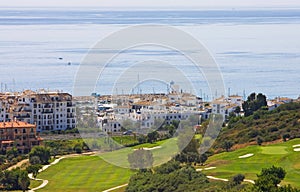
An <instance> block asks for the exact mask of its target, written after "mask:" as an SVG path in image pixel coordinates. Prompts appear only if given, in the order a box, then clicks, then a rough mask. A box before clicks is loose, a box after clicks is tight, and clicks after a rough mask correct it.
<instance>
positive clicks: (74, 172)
mask: <svg viewBox="0 0 300 192" xmlns="http://www.w3.org/2000/svg"><path fill="white" fill-rule="evenodd" d="M132 173H133V172H132V171H130V170H128V169H124V168H120V167H116V166H114V165H111V164H108V163H106V162H105V161H103V160H102V159H101V158H99V157H98V156H81V157H72V158H67V159H63V160H61V162H59V163H58V164H56V165H53V166H51V167H50V168H48V169H47V170H46V171H44V172H42V173H40V174H39V175H38V178H43V179H47V180H49V183H48V185H47V186H46V187H45V188H43V189H40V190H39V191H64V192H66V191H102V190H105V189H109V188H112V187H115V186H118V185H122V184H125V183H127V182H128V180H129V178H130V175H131V174H132Z"/></svg>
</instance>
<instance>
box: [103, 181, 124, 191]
mask: <svg viewBox="0 0 300 192" xmlns="http://www.w3.org/2000/svg"><path fill="white" fill-rule="evenodd" d="M127 185H128V183H126V184H124V185H119V186H117V187H113V188H110V189H106V190H104V191H102V192H109V191H113V190H116V189H119V188H122V187H126V186H127Z"/></svg>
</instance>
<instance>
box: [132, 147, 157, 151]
mask: <svg viewBox="0 0 300 192" xmlns="http://www.w3.org/2000/svg"><path fill="white" fill-rule="evenodd" d="M159 148H161V146H156V147H152V148H148V147H142V148H140V149H143V150H146V151H150V150H154V149H159ZM136 150H139V149H134V151H136Z"/></svg>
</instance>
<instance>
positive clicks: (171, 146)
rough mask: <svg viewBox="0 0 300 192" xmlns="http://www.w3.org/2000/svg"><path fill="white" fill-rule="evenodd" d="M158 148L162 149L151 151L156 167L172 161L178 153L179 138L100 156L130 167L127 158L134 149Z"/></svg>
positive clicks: (108, 160) (116, 163)
mask: <svg viewBox="0 0 300 192" xmlns="http://www.w3.org/2000/svg"><path fill="white" fill-rule="evenodd" d="M157 146H160V147H161V148H157V149H154V150H151V152H152V154H153V159H154V163H153V164H154V166H157V165H160V164H162V163H166V162H167V161H169V160H171V158H172V157H173V156H174V155H175V154H177V152H178V146H177V138H171V139H167V140H163V141H158V142H156V143H152V144H150V143H145V144H141V145H137V146H134V147H133V148H129V147H127V148H123V149H119V150H115V151H112V152H106V153H103V154H100V155H99V156H100V157H102V158H103V159H104V160H105V161H107V162H111V163H113V164H115V165H118V166H121V167H130V166H129V163H128V160H127V158H128V154H130V153H132V152H133V150H134V149H139V148H152V147H157Z"/></svg>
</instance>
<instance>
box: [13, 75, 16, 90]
mask: <svg viewBox="0 0 300 192" xmlns="http://www.w3.org/2000/svg"><path fill="white" fill-rule="evenodd" d="M13 91H14V92H15V91H16V81H15V78H13Z"/></svg>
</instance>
